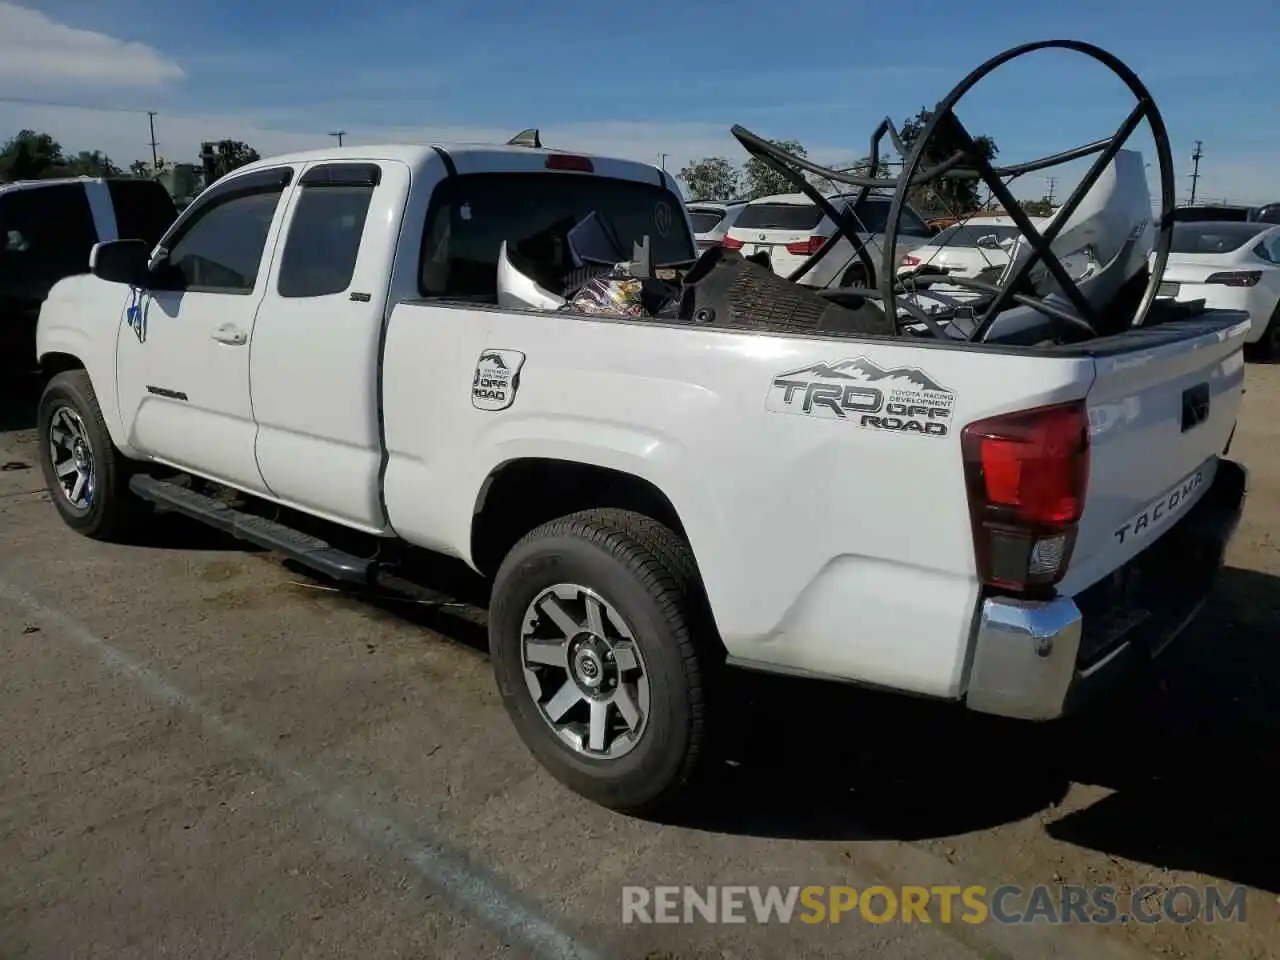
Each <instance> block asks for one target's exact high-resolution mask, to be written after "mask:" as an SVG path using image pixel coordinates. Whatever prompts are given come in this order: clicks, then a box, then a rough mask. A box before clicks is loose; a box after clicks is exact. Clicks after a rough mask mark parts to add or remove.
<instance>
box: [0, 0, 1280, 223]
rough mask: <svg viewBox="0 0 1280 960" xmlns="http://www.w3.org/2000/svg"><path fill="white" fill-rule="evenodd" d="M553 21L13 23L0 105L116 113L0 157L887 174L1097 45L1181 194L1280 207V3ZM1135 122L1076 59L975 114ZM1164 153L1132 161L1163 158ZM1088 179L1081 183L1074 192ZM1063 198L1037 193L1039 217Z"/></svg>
mask: <svg viewBox="0 0 1280 960" xmlns="http://www.w3.org/2000/svg"><path fill="white" fill-rule="evenodd" d="M863 7H864V5H862V4H858V3H854V2H849V0H844V2H832V0H814V2H800V3H792V4H786V3H778V2H776V0H775V2H766V0H737V2H724V0H684V2H681V3H675V2H669V0H649V2H648V3H645V4H636V3H614V4H607V3H605V4H602V3H599V2H594V3H587V2H582V0H551V2H548V3H544V4H531V3H516V2H514V0H483V2H472V3H470V4H467V5H464V4H459V3H447V4H446V3H439V2H416V3H410V2H407V0H397V2H367V3H365V4H363V5H360V6H358V7H353V6H351V5H345V4H344V5H336V4H335V5H330V4H322V3H315V2H308V3H301V2H299V0H278V2H276V3H271V2H269V0H267V2H264V0H256V2H252V3H250V2H246V0H223V2H221V3H219V4H216V5H215V4H207V5H197V4H181V5H179V4H160V3H157V2H154V0H111V2H110V3H105V4H104V3H102V2H100V0H99V2H89V0H43V2H38V3H37V2H35V0H21V2H20V3H16V4H15V3H13V2H10V0H0V96H9V97H16V98H20V99H23V100H30V101H50V102H56V103H61V104H88V105H100V106H103V107H114V108H118V109H120V110H130V109H132V110H133V111H135V112H133V113H128V112H104V111H93V110H83V109H69V108H65V107H53V106H48V105H43V104H38V103H23V104H14V103H0V135H6V134H7V132H9V131H11V130H16V129H17V128H18V127H21V126H32V127H39V128H42V129H48V130H49V131H50V132H52V133H54V134H55V136H57V137H58V138H59V139H60V140H61V141H62V142H63V143H64V145H65V146H66V147H68V148H72V149H81V148H94V147H97V148H102V149H106V150H107V151H108V152H109V153H110V154H111V155H112V157H113V159H134V158H136V157H144V156H147V155H148V154H149V152H150V148H149V147H148V146H147V144H146V141H147V128H146V117H145V115H142V114H140V113H138V112H136V111H139V110H146V109H153V110H156V111H158V116H157V121H156V122H157V135H158V138H159V139H160V140H161V151H160V152H161V154H163V155H165V156H169V157H170V158H176V159H191V158H193V155H194V153H195V152H196V149H197V143H198V141H199V140H200V139H201V138H216V137H220V136H235V137H239V138H242V139H247V140H249V141H250V142H251V143H253V145H254V146H256V147H257V148H258V149H259V150H261V151H263V152H264V153H266V152H279V151H281V150H288V149H296V148H299V147H309V146H322V145H323V144H324V143H326V142H331V141H330V140H329V138H328V137H327V133H328V131H330V130H333V129H337V128H342V129H345V130H347V131H348V137H347V141H348V142H349V143H357V142H361V141H364V142H371V141H375V140H378V141H385V140H389V139H409V140H429V139H437V138H458V139H490V138H492V137H496V136H503V137H505V136H509V135H510V134H512V133H514V132H515V131H517V130H519V129H521V128H523V127H526V126H530V125H536V126H539V127H541V128H542V130H543V135H544V139H545V140H547V141H548V142H552V143H560V144H563V145H564V146H566V147H570V148H573V149H590V150H596V151H599V152H613V153H620V154H623V155H627V156H636V157H639V158H642V159H648V160H652V161H654V162H657V160H658V157H659V155H660V154H662V153H666V154H668V161H667V163H668V166H669V167H670V168H673V169H678V168H679V167H680V166H682V165H683V164H684V163H687V162H688V161H689V160H691V159H693V158H695V157H698V156H704V155H707V154H711V153H715V154H720V155H724V156H727V157H729V158H730V159H732V160H735V161H737V160H741V159H745V155H744V154H743V152H742V150H741V148H740V147H738V146H737V144H736V142H735V141H733V140H732V139H731V138H730V137H729V136H728V133H727V131H728V127H729V126H730V125H731V124H733V123H742V124H743V125H745V126H747V127H749V128H751V129H753V130H755V131H757V132H759V133H761V134H763V135H766V136H773V137H794V138H796V139H799V140H800V141H802V142H803V143H805V144H806V146H807V147H808V148H809V150H810V152H811V154H812V155H814V156H816V157H817V158H819V159H821V160H825V161H838V160H851V159H854V158H855V157H856V156H858V155H859V154H861V153H862V152H864V151H865V143H866V139H867V136H868V134H869V132H870V130H871V128H872V126H873V125H874V123H875V122H876V121H877V120H878V119H879V118H880V117H882V116H884V115H885V114H888V115H889V116H891V117H893V118H894V119H895V120H901V119H902V118H903V117H905V116H907V115H910V114H913V113H915V112H916V111H917V110H918V109H919V108H920V107H921V106H924V105H926V104H929V105H931V104H932V103H934V102H936V100H937V99H938V98H939V97H941V96H942V95H943V94H944V93H945V92H946V91H947V90H948V89H949V88H950V87H951V86H952V85H953V84H954V83H956V82H957V81H958V80H959V79H960V78H961V77H962V76H963V75H964V74H965V73H967V72H968V71H969V70H970V69H971V68H973V67H974V66H976V65H977V64H978V63H980V62H981V61H982V60H984V59H986V58H987V57H988V56H990V55H992V54H995V53H997V52H999V51H1000V50H1002V49H1004V48H1006V47H1009V46H1012V45H1014V44H1017V43H1021V42H1025V41H1029V40H1038V39H1047V38H1054V37H1068V38H1073V39H1080V40H1088V41H1091V42H1094V43H1097V44H1099V45H1101V46H1103V47H1105V48H1107V49H1109V50H1111V51H1112V52H1114V53H1115V54H1117V55H1118V56H1120V57H1121V58H1122V59H1123V60H1125V61H1126V62H1127V63H1129V64H1130V66H1132V67H1133V68H1134V69H1135V70H1136V71H1137V72H1138V74H1139V75H1140V76H1141V77H1142V78H1143V80H1144V81H1145V82H1146V83H1147V84H1148V86H1149V87H1150V88H1151V90H1152V92H1153V93H1154V95H1155V98H1156V102H1157V104H1158V105H1159V107H1160V109H1161V111H1162V113H1163V114H1164V117H1165V120H1166V123H1167V124H1168V126H1169V130H1170V135H1171V140H1172V143H1173V150H1174V157H1175V162H1176V163H1177V165H1178V174H1179V183H1178V192H1179V196H1180V197H1181V196H1183V195H1185V193H1186V191H1187V188H1188V187H1189V180H1188V179H1187V177H1186V174H1188V173H1189V172H1190V160H1189V155H1190V153H1191V149H1192V145H1193V141H1194V140H1195V139H1197V138H1198V139H1200V140H1202V141H1203V142H1204V152H1205V158H1204V160H1203V162H1202V165H1201V170H1202V173H1203V174H1204V176H1203V179H1202V180H1201V191H1200V192H1201V195H1202V196H1230V197H1232V198H1234V199H1243V200H1263V199H1274V198H1278V197H1280V124H1277V122H1276V121H1277V119H1278V118H1280V116H1278V115H1280V111H1278V110H1277V107H1276V99H1275V95H1274V93H1272V91H1273V90H1274V89H1275V80H1276V77H1277V73H1276V65H1277V62H1278V61H1277V57H1276V54H1275V38H1276V37H1280V5H1277V4H1275V3H1268V2H1265V0H1236V2H1234V3H1232V4H1231V5H1230V7H1229V8H1227V9H1224V8H1223V7H1221V6H1215V5H1212V4H1205V3H1203V2H1201V3H1190V2H1185V0H1166V2H1164V3H1156V2H1147V0H1127V2H1125V0H1111V2H1095V0H1073V2H1072V3H1070V4H1053V5H1052V8H1050V7H1049V6H1048V5H1044V4H1035V3H1020V4H1015V3H1010V2H1003V0H1001V2H981V0H979V2H977V3H972V4H969V5H968V8H969V9H972V10H974V11H978V12H975V13H973V14H971V15H969V16H967V17H961V16H958V15H957V11H958V10H960V9H962V8H961V6H960V5H959V4H956V3H954V2H948V3H942V2H936V3H922V2H910V0H896V2H893V3H882V4H876V5H874V6H873V7H871V8H870V9H860V8H863ZM1131 104H1132V100H1131V99H1129V95H1128V93H1127V91H1125V90H1124V89H1123V88H1121V87H1119V86H1118V84H1117V82H1116V81H1115V80H1114V78H1113V77H1112V76H1111V75H1110V74H1109V73H1107V72H1106V71H1105V70H1104V69H1103V68H1102V67H1101V66H1098V65H1096V64H1093V63H1092V62H1090V61H1088V60H1086V59H1084V58H1082V57H1080V56H1079V55H1077V54H1068V53H1061V52H1053V53H1042V54H1036V55H1033V56H1032V57H1031V58H1028V59H1027V60H1026V61H1025V62H1022V63H1019V64H1017V65H1016V66H1014V67H1011V68H1005V71H1004V72H998V73H997V74H995V75H993V77H992V78H991V79H990V80H988V81H984V83H983V84H982V85H980V86H979V87H977V88H976V89H975V90H974V91H973V92H972V93H971V94H970V95H969V97H968V98H966V100H965V101H963V102H962V103H961V105H960V108H959V112H960V114H961V116H962V119H963V120H964V121H965V123H966V124H967V125H968V127H969V128H970V130H971V131H973V132H975V133H986V134H989V135H991V136H993V137H994V138H995V139H996V141H997V143H998V145H999V147H1000V158H1001V159H1002V160H1007V161H1014V160H1019V159H1027V158H1030V157H1033V156H1038V155H1042V154H1045V153H1050V152H1054V151H1056V150H1060V149H1063V148H1066V147H1069V146H1072V145H1074V144H1076V143H1080V142H1084V141H1087V140H1091V139H1094V138H1096V137H1099V136H1103V135H1106V134H1108V133H1110V132H1111V131H1112V130H1113V129H1114V127H1115V126H1116V125H1117V124H1118V123H1119V122H1120V120H1121V119H1122V118H1123V116H1124V115H1125V113H1126V112H1127V111H1128V109H1129V108H1130V106H1131ZM1148 144H1149V140H1148V139H1147V138H1146V136H1145V133H1144V134H1143V135H1141V136H1139V137H1138V138H1137V139H1136V140H1135V145H1137V146H1140V147H1141V148H1143V149H1144V150H1145V151H1146V152H1147V153H1148V156H1150V148H1149V145H1148ZM1071 175H1072V174H1071V171H1061V172H1059V177H1060V181H1059V184H1058V187H1057V189H1058V191H1059V193H1060V194H1061V192H1062V191H1063V190H1064V189H1066V188H1068V187H1069V185H1070V180H1071ZM1044 188H1045V183H1044V178H1043V176H1039V175H1037V177H1036V178H1029V179H1028V181H1027V182H1026V183H1024V184H1022V185H1020V186H1019V189H1018V192H1019V193H1020V194H1022V195H1024V196H1028V195H1039V194H1040V193H1042V192H1043V190H1044Z"/></svg>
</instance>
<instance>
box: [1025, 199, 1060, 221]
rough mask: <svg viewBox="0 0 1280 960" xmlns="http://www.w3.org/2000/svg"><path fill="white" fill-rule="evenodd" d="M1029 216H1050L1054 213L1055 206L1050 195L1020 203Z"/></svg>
mask: <svg viewBox="0 0 1280 960" xmlns="http://www.w3.org/2000/svg"><path fill="white" fill-rule="evenodd" d="M1019 206H1020V207H1022V209H1023V212H1024V213H1026V215H1027V216H1028V217H1048V216H1052V215H1053V211H1054V206H1053V204H1052V203H1050V202H1049V198H1048V197H1042V198H1041V199H1039V200H1023V201H1022V202H1021V203H1020V204H1019Z"/></svg>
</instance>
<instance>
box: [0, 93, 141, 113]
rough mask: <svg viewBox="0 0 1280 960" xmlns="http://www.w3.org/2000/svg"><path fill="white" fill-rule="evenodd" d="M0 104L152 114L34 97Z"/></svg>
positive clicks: (136, 109) (10, 98) (130, 109)
mask: <svg viewBox="0 0 1280 960" xmlns="http://www.w3.org/2000/svg"><path fill="white" fill-rule="evenodd" d="M0 103H17V104H21V105H22V106H27V107H59V108H61V109H63V110H97V111H100V112H102V113H153V112H154V111H151V110H143V109H141V108H139V107H104V106H102V105H101V104H96V103H71V102H69V101H66V100H38V99H36V98H34V97H0Z"/></svg>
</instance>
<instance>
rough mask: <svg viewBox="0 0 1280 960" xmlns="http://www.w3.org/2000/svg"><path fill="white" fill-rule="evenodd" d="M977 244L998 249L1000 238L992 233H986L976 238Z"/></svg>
mask: <svg viewBox="0 0 1280 960" xmlns="http://www.w3.org/2000/svg"><path fill="white" fill-rule="evenodd" d="M978 246H980V247H985V248H986V249H988V250H999V249H1000V240H999V239H998V238H997V237H996V235H995V234H994V233H988V234H987V235H986V236H984V237H979V238H978Z"/></svg>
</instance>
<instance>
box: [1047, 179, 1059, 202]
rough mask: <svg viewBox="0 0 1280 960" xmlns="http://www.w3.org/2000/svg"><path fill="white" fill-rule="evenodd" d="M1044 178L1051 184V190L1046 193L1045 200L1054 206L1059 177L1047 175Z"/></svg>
mask: <svg viewBox="0 0 1280 960" xmlns="http://www.w3.org/2000/svg"><path fill="white" fill-rule="evenodd" d="M1044 179H1045V182H1046V183H1048V184H1049V192H1048V193H1046V194H1045V196H1044V199H1045V202H1046V203H1048V204H1049V206H1053V191H1054V189H1055V188H1056V187H1057V186H1058V178H1057V177H1045V178H1044Z"/></svg>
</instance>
